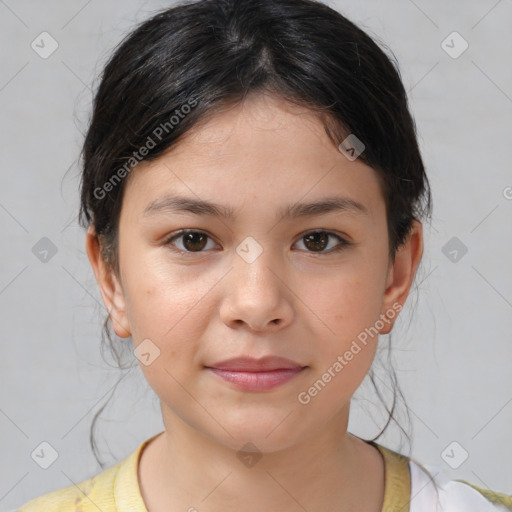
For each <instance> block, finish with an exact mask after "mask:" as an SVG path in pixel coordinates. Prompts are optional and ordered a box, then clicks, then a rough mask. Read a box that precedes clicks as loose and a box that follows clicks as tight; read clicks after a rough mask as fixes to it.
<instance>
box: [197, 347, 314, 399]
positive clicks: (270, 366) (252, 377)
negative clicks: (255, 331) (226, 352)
mask: <svg viewBox="0 0 512 512" xmlns="http://www.w3.org/2000/svg"><path fill="white" fill-rule="evenodd" d="M206 368H207V369H208V370H211V371H212V372H213V373H215V374H216V375H218V376H219V377H221V378H222V379H224V380H225V381H227V382H230V383H231V384H233V385H234V386H236V387H237V388H239V389H242V390H244V391H266V390H270V389H273V388H276V387H277V386H281V385H282V384H284V383H286V382H288V381H289V380H291V379H292V378H293V377H295V376H296V375H297V374H299V373H300V372H301V371H302V370H304V369H305V368H307V367H306V366H302V365H300V364H298V363H295V362H294V361H290V360H289V359H285V358H282V357H276V356H266V357H263V358H262V359H254V358H251V357H238V358H234V359H229V360H226V361H221V362H219V363H215V364H212V365H211V366H206Z"/></svg>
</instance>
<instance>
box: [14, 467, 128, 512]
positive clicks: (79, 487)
mask: <svg viewBox="0 0 512 512" xmlns="http://www.w3.org/2000/svg"><path fill="white" fill-rule="evenodd" d="M120 465H121V463H119V464H117V465H115V466H112V467H111V468H108V469H106V470H105V471H103V472H102V473H99V474H98V475H96V476H93V477H92V478H89V479H87V480H84V481H83V482H80V483H78V484H76V485H70V486H69V487H65V488H63V489H59V490H56V491H52V492H49V493H47V494H43V495H42V496H39V497H37V498H34V499H33V500H31V501H29V502H28V503H26V504H25V505H23V506H22V507H21V508H19V509H17V510H16V511H15V512H41V511H43V510H44V512H72V511H78V510H79V511H80V512H92V511H94V512H97V511H98V510H104V511H105V512H107V511H109V512H114V511H115V510H116V505H115V499H114V483H115V480H116V476H117V473H118V471H119V467H120Z"/></svg>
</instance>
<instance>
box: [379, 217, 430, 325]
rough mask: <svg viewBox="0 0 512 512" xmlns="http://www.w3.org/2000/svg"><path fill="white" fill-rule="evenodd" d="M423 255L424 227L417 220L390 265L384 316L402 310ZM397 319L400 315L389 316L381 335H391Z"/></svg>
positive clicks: (384, 301) (383, 304) (383, 303)
mask: <svg viewBox="0 0 512 512" xmlns="http://www.w3.org/2000/svg"><path fill="white" fill-rule="evenodd" d="M422 254H423V226H422V224H421V222H419V221H417V220H415V221H413V227H412V229H411V232H410V234H409V236H408V237H407V240H406V241H405V243H404V244H403V245H402V246H400V247H399V248H398V250H397V253H396V257H395V261H394V263H390V268H389V271H388V275H387V281H386V290H385V294H384V299H383V302H382V308H383V309H382V311H381V313H382V314H383V315H384V316H385V315H386V311H394V312H398V311H400V310H401V309H402V307H403V305H404V304H405V301H406V299H407V296H408V295H409V290H410V288H411V285H412V283H413V281H414V276H415V274H416V270H417V268H418V265H419V263H420V261H421V256H422ZM397 317H398V314H394V315H393V318H391V315H389V316H388V320H387V321H386V322H383V323H384V328H383V329H381V330H380V331H379V332H380V334H388V333H390V332H391V330H392V329H393V325H394V323H395V321H396V319H397ZM388 321H389V323H388Z"/></svg>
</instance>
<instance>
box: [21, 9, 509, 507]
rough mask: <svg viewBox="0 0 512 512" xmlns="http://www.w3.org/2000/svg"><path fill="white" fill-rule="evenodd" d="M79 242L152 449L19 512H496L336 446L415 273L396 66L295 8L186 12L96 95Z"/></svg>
mask: <svg viewBox="0 0 512 512" xmlns="http://www.w3.org/2000/svg"><path fill="white" fill-rule="evenodd" d="M83 165H84V167H83V176H82V188H81V199H82V204H81V212H80V213H81V217H80V218H81V222H82V224H83V225H84V226H85V227H87V228H88V230H87V236H86V247H87V253H88V256H89V259H90V262H91V265H92V268H93V271H94V273H95V276H96V279H97V281H98V285H99V288H100V291H101V294H102V298H103V300H104V303H105V305H106V307H107V309H108V310H109V314H110V320H111V323H112V327H113V329H114V330H115V333H116V334H117V335H118V336H119V337H121V338H131V340H127V341H128V342H130V343H131V341H132V340H133V345H134V347H133V348H134V353H135V356H136V357H137V358H138V360H139V364H140V367H141V369H142V372H143V373H144V376H145V378H146V379H147V381H148V383H149V384H150V386H151V387H152V388H153V390H154V391H155V393H156V394H157V395H158V397H159V399H160V403H161V409H162V415H163V420H164V424H165V430H164V431H163V432H161V433H159V434H157V435H155V436H154V437H152V438H150V439H148V440H146V441H145V442H144V443H142V444H141V445H140V446H139V447H138V448H137V450H136V451H135V452H134V453H132V454H131V455H130V456H129V457H128V458H126V459H125V460H124V461H122V462H120V463H118V464H117V465H115V466H113V467H111V468H109V469H107V470H105V471H103V472H102V473H100V474H98V475H96V476H93V477H92V478H90V479H88V480H86V481H84V482H81V483H80V484H78V485H73V486H70V487H68V488H65V489H61V490H57V491H54V492H51V493H49V494H46V495H44V496H41V497H39V498H36V499H34V500H32V501H30V502H29V503H27V504H26V505H25V506H23V507H21V508H20V509H19V511H20V512H32V511H43V510H44V511H45V512H53V511H66V512H71V511H82V512H85V511H96V510H101V511H104V512H114V511H119V512H128V511H130V512H131V511H133V512H144V511H148V512H164V511H165V512H177V511H189V512H192V511H199V512H213V511H221V510H222V511H232V510H233V511H234V510H243V511H244V512H253V511H254V512H256V511H258V512H260V511H263V510H279V511H281V512H283V511H290V512H291V511H299V510H303V511H317V510H326V511H333V512H334V511H336V512H348V511H354V510H357V511H365V512H379V511H384V512H397V511H402V512H406V511H410V512H433V511H450V512H453V511H464V512H469V511H472V512H473V511H474V512H477V511H478V512H484V511H503V510H512V497H511V496H507V495H505V494H504V493H499V492H493V491H490V490H487V489H483V488H480V487H477V486H475V485H473V484H470V483H468V482H465V481H449V482H446V481H443V482H442V481H440V479H438V478H436V475H435V474H434V475H432V474H430V473H429V472H428V471H427V470H426V469H425V468H423V467H422V466H421V464H419V463H418V462H416V461H414V460H412V459H411V458H409V457H407V456H405V455H403V454H400V453H398V452H395V451H393V450H391V449H389V448H386V447H384V446H382V445H380V444H378V443H376V442H375V441H373V440H372V441H367V440H364V439H361V438H359V437H357V436H354V435H352V434H350V433H349V432H348V431H347V426H348V420H349V410H350V400H351V397H352V395H353V394H354V392H355V391H356V389H357V388H358V387H359V385H360V384H361V382H362V381H363V379H364V377H365V376H366V374H367V373H368V371H369V370H370V367H371V365H372V361H373V358H374V355H375V353H376V350H377V345H378V340H379V334H389V333H390V332H391V330H392V329H393V325H394V323H395V321H396V319H397V317H398V315H399V313H400V310H401V309H402V307H403V306H404V304H405V301H406V299H407V296H408V294H409V290H410V288H411V286H412V284H413V281H414V277H415V273H416V270H417V268H418V265H419V263H420V261H421V256H422V252H423V234H422V223H421V220H422V219H425V218H428V216H429V215H430V212H431V201H430V190H429V186H428V180H427V177H426V175H425V171H424V167H423V163H422V158H421V156H420V152H419V149H418V144H417V140H416V135H415V127H414V122H413V119H412V117H411V114H410V112H409V110H408V106H407V98H406V93H405V91H404V87H403V85H402V82H401V79H400V75H399V73H398V71H397V67H396V66H395V65H394V64H393V63H392V61H391V60H390V58H389V57H387V56H386V55H385V53H384V52H383V51H382V50H381V49H380V48H379V47H378V46H377V45H376V44H375V42H374V41H373V40H372V39H371V38H370V37H369V36H368V35H367V34H366V33H365V32H363V31H362V30H360V29H359V28H358V27H356V26H355V25H354V24H353V23H351V22H350V21H349V20H347V19H346V18H344V17H343V16H342V15H340V14H339V13H337V12H336V11H334V10H332V9H331V8H329V7H327V6H326V5H324V4H322V3H320V2H315V1H313V0H199V1H196V2H189V3H186V4H183V5H178V6H176V7H173V8H171V9H168V10H166V11H164V12H161V13H159V14H158V15H156V16H154V17H153V18H152V19H150V20H149V21H146V22H145V23H143V24H142V25H141V26H140V27H138V28H137V29H136V30H135V31H134V32H132V33H131V34H130V35H129V36H128V37H127V38H126V39H125V40H124V42H123V43H122V44H121V45H120V46H119V47H118V48H117V50H116V52H115V54H114V55H113V57H112V58H111V59H110V61H109V63H108V64H107V66H106V68H105V70H104V73H103V75H102V81H101V84H100V86H99V90H98V92H97V94H96V97H95V102H94V113H93V118H92V121H91V124H90V128H89V131H88V133H87V137H86V140H85V144H84V148H83Z"/></svg>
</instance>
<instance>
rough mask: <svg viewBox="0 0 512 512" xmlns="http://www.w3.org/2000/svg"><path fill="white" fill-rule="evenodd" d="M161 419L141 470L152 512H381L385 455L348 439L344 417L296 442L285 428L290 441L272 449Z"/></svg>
mask: <svg viewBox="0 0 512 512" xmlns="http://www.w3.org/2000/svg"><path fill="white" fill-rule="evenodd" d="M163 412H164V423H165V427H166V429H165V431H164V432H162V434H160V435H159V436H157V437H156V438H155V439H154V440H153V441H151V442H150V443H149V444H148V445H147V446H146V449H145V450H144V451H143V454H142V456H141V460H140V465H139V481H140V486H141V492H142V497H143V499H144V501H145V503H146V505H147V508H148V510H149V512H160V511H161V510H162V511H163V510H166V511H167V512H169V511H174V510H191V511H194V510H195V509H197V510H198V511H200V512H209V511H216V510H223V511H226V512H229V511H231V510H233V511H235V510H244V511H247V512H252V511H254V512H256V511H258V512H259V511H261V510H276V509H279V510H281V511H288V510H290V511H292V510H293V511H296V510H300V509H301V508H302V509H303V510H304V509H305V510H318V509H320V507H322V509H324V510H333V511H334V510H335V511H336V512H344V511H349V510H368V511H374V512H380V511H381V509H382V502H383V497H384V462H383V459H382V456H381V454H380V453H379V452H378V450H377V449H376V448H374V447H372V446H371V445H369V444H368V443H365V442H364V441H362V440H360V439H359V438H357V437H355V436H353V435H352V434H350V433H348V432H347V419H348V410H347V411H346V414H343V415H340V416H337V417H335V418H333V419H332V420H331V421H330V423H329V424H328V425H325V426H324V427H323V428H322V430H321V431H319V432H316V433H314V434H312V435H311V437H309V438H307V439H303V438H302V439H301V440H300V442H293V436H290V435H289V434H290V426H288V429H287V433H288V436H287V438H288V440H289V441H288V442H286V441H285V439H284V438H283V439H279V440H278V441H279V442H278V443H277V446H276V445H275V444H273V443H272V442H270V441H269V440H268V439H269V438H271V437H272V436H273V434H268V435H266V437H265V436H261V439H260V438H258V439H257V440H255V441H253V442H252V443H251V445H250V446H248V445H246V443H245V442H240V443H238V444H237V443H234V442H233V439H232V438H230V437H229V436H226V437H227V439H226V441H225V442H224V443H222V442H218V441H216V440H214V439H212V438H211V437H209V436H207V435H204V434H203V433H202V432H200V431H199V430H197V429H195V428H193V427H191V426H190V425H189V424H187V423H185V422H183V421H182V420H181V419H180V418H178V417H177V416H175V415H174V414H171V413H170V412H169V411H165V410H163ZM224 434H226V433H224ZM276 437H277V433H276ZM290 439H291V442H290ZM233 445H234V446H233ZM279 447H281V448H279ZM240 448H243V451H242V450H240ZM253 450H254V451H253Z"/></svg>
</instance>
